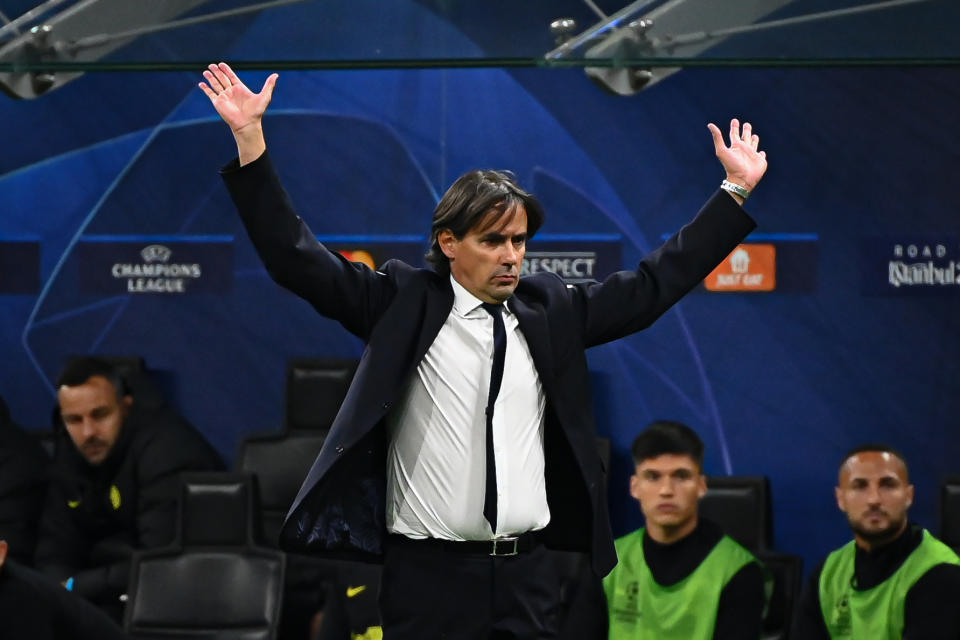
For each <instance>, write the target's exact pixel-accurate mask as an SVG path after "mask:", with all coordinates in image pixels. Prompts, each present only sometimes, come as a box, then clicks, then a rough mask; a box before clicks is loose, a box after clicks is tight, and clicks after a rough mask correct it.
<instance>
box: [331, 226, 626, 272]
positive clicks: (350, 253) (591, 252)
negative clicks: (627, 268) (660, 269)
mask: <svg viewBox="0 0 960 640" xmlns="http://www.w3.org/2000/svg"><path fill="white" fill-rule="evenodd" d="M318 239H319V240H320V242H322V243H323V244H324V245H326V246H327V248H329V249H331V250H332V251H336V252H338V253H340V254H341V255H343V256H344V257H346V258H347V259H348V260H352V261H353V262H362V263H364V264H366V265H367V266H369V267H370V268H371V269H375V268H378V267H379V266H380V265H382V264H383V263H384V262H386V261H387V260H390V259H398V260H402V261H404V262H406V263H407V264H412V265H419V266H426V261H425V260H424V254H425V253H426V249H427V240H426V238H422V237H420V236H402V235H401V236H320V237H319V238H318ZM620 241H621V239H620V236H618V235H598V234H563V235H559V234H558V235H544V236H537V238H536V239H535V241H532V242H531V243H530V245H529V246H528V249H527V253H526V256H525V257H524V260H523V267H522V268H521V275H522V276H528V275H533V274H536V273H543V272H545V271H549V272H552V273H557V274H559V275H560V276H561V277H563V279H564V280H565V281H566V282H567V283H571V284H572V283H576V282H589V281H591V280H602V279H603V278H605V277H607V276H608V275H610V274H611V273H613V272H615V271H618V270H620V269H621V268H622V267H621V247H620Z"/></svg>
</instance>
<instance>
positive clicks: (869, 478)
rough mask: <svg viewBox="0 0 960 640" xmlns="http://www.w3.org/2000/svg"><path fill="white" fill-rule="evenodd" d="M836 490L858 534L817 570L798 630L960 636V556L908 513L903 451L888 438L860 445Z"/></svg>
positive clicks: (906, 638) (883, 639)
mask: <svg viewBox="0 0 960 640" xmlns="http://www.w3.org/2000/svg"><path fill="white" fill-rule="evenodd" d="M836 494H837V505H838V506H839V507H840V510H841V511H843V512H844V513H845V514H846V515H847V519H848V520H849V522H850V528H851V529H853V538H854V539H853V541H851V542H850V543H848V544H847V545H845V546H843V547H841V548H840V549H837V550H836V551H834V552H833V553H831V554H830V555H828V556H827V559H826V560H825V561H824V562H823V564H821V565H820V566H819V567H817V569H816V570H815V571H814V572H813V574H812V575H811V576H810V580H809V582H808V584H807V586H806V589H805V590H804V593H803V595H802V596H801V600H800V605H799V607H798V608H797V616H796V619H795V620H794V626H793V633H792V634H791V637H793V638H803V639H804V640H808V639H810V640H817V639H820V638H824V639H826V638H831V639H835V638H851V639H854V640H860V639H861V638H862V639H863V640H894V639H896V640H901V639H902V640H919V639H921V638H922V639H923V640H940V639H943V640H946V639H947V638H949V639H951V640H956V639H957V638H960V606H958V601H957V594H958V593H960V559H958V558H957V554H956V553H954V552H953V551H952V550H951V549H950V548H949V547H947V546H946V545H945V544H943V543H942V542H940V541H939V540H937V539H936V538H934V537H933V536H932V535H930V532H928V531H926V530H924V529H923V528H921V527H919V526H918V525H915V524H912V523H909V522H908V521H907V510H908V509H909V508H910V505H911V504H912V503H913V485H912V484H910V476H909V473H908V471H907V463H906V461H905V460H904V458H903V456H902V455H901V454H900V453H899V452H898V451H896V450H895V449H893V448H891V447H888V446H886V445H875V444H871V445H864V446H860V447H857V448H855V449H853V450H852V451H850V452H849V453H848V454H847V455H846V456H845V457H844V459H843V464H841V465H840V474H839V481H838V483H837V488H836Z"/></svg>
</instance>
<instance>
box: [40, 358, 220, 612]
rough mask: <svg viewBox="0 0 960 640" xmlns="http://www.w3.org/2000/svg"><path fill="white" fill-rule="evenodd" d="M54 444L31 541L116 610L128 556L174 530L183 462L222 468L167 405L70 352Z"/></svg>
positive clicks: (66, 580) (57, 568)
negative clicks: (138, 395)
mask: <svg viewBox="0 0 960 640" xmlns="http://www.w3.org/2000/svg"><path fill="white" fill-rule="evenodd" d="M57 397H58V401H59V405H60V414H61V416H62V419H63V424H64V426H65V428H66V436H65V437H64V438H63V440H62V441H61V442H59V443H58V447H57V454H56V456H55V459H54V464H53V477H52V478H51V482H50V489H49V491H48V494H47V500H46V503H45V505H44V511H43V516H42V518H41V523H40V539H39V541H38V544H37V554H36V563H37V566H38V568H40V569H41V570H42V571H44V572H45V573H47V574H48V575H50V576H52V577H54V578H56V579H57V580H60V581H61V582H62V583H63V584H64V586H65V587H66V588H68V589H71V590H73V591H76V592H77V593H79V594H80V595H82V596H84V597H85V598H87V599H89V600H91V601H93V602H95V603H96V604H98V605H99V606H101V607H102V608H104V609H105V610H106V611H108V612H109V613H111V614H112V615H114V616H115V617H116V618H117V619H119V617H120V615H121V612H122V606H121V603H120V600H119V598H120V595H121V594H123V593H124V591H125V590H126V586H127V574H128V570H129V559H130V556H131V554H132V552H133V551H134V550H136V549H145V548H153V547H161V546H164V545H166V544H168V543H169V542H170V541H171V540H172V539H173V535H174V529H175V526H176V518H177V515H176V509H177V498H178V492H179V474H180V473H181V472H183V471H208V470H218V469H221V468H222V462H221V460H220V458H219V456H218V455H217V453H216V452H215V451H214V450H213V449H212V448H211V446H210V445H209V444H208V443H207V442H206V441H205V440H204V439H203V437H201V436H200V434H198V433H197V432H196V431H195V430H194V429H193V428H192V427H191V426H190V425H188V424H187V423H186V422H184V421H183V420H182V419H180V418H178V417H176V416H175V415H173V414H172V413H170V412H163V411H146V410H144V409H143V408H142V407H138V405H137V401H136V399H135V398H134V397H133V396H131V395H129V394H128V392H127V390H126V385H125V383H124V381H123V379H122V378H121V377H120V376H119V375H118V374H117V372H116V370H115V369H114V367H113V366H112V365H111V364H110V363H109V362H106V361H104V360H101V359H98V358H92V357H91V358H79V359H76V360H74V361H72V362H71V363H70V364H69V365H68V366H67V368H66V369H65V370H64V371H63V373H62V374H61V375H60V378H59V379H58V381H57Z"/></svg>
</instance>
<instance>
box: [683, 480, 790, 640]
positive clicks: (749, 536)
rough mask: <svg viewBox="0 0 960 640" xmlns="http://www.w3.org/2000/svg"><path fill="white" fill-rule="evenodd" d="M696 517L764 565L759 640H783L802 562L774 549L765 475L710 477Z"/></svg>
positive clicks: (771, 514)
mask: <svg viewBox="0 0 960 640" xmlns="http://www.w3.org/2000/svg"><path fill="white" fill-rule="evenodd" d="M700 515H701V516H702V517H704V518H707V519H709V520H712V521H713V522H716V523H717V524H719V525H720V527H721V528H723V530H724V532H725V533H726V534H727V535H729V536H730V537H731V538H733V539H734V540H736V541H737V542H739V543H740V544H742V545H743V546H744V547H746V548H747V549H749V550H750V551H752V552H753V553H754V554H755V555H756V556H757V558H758V559H759V560H760V561H761V562H763V564H764V567H765V570H766V574H767V586H768V589H769V592H770V593H769V600H768V603H767V612H766V615H765V616H764V621H763V640H785V639H786V638H787V635H788V633H789V629H790V620H791V616H792V613H793V604H794V602H796V599H797V598H798V597H799V591H800V584H801V580H802V574H803V559H802V558H800V557H799V556H795V555H790V554H784V553H778V552H776V551H774V550H773V503H772V497H771V492H770V481H769V479H768V478H767V477H766V476H710V477H708V478H707V495H705V496H704V497H703V498H702V499H701V500H700Z"/></svg>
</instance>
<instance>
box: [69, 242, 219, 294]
mask: <svg viewBox="0 0 960 640" xmlns="http://www.w3.org/2000/svg"><path fill="white" fill-rule="evenodd" d="M77 258H78V259H77V269H78V271H79V273H78V282H79V287H80V291H81V292H83V293H91V294H118V293H130V294H145V293H146V294H186V293H226V292H229V291H230V290H231V289H232V287H233V237H232V236H87V237H85V238H81V240H80V242H79V243H78V245H77Z"/></svg>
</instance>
